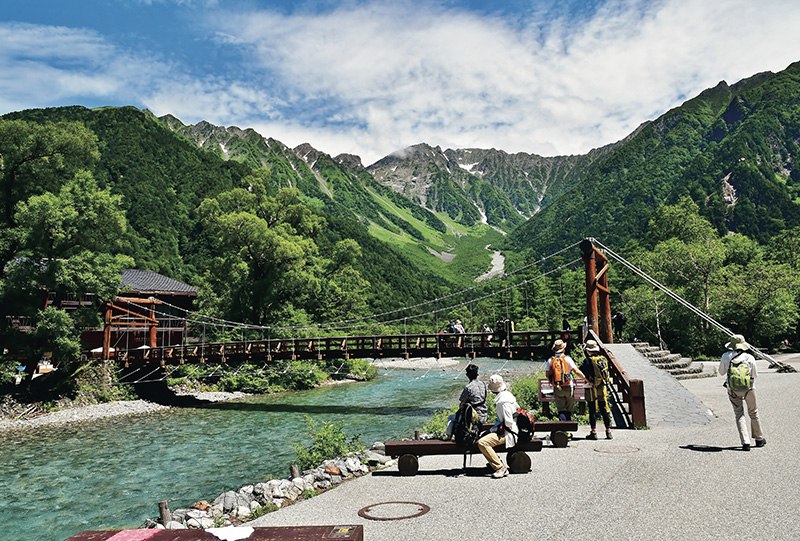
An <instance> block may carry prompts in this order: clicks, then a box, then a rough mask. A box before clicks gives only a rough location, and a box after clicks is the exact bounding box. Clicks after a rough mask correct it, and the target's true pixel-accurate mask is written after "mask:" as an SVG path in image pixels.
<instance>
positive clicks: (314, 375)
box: [270, 361, 328, 391]
mask: <svg viewBox="0 0 800 541" xmlns="http://www.w3.org/2000/svg"><path fill="white" fill-rule="evenodd" d="M326 379H328V374H327V373H326V372H325V371H323V370H322V369H321V368H320V367H319V365H317V364H315V363H313V362H311V361H291V362H289V363H287V364H286V367H285V368H284V369H283V370H279V371H278V372H276V373H274V374H273V375H272V378H271V379H270V381H271V382H272V383H273V384H274V385H277V386H279V387H281V388H283V389H286V390H289V391H301V390H304V389H313V388H314V387H316V386H317V385H319V384H320V383H322V382H323V381H325V380H326Z"/></svg>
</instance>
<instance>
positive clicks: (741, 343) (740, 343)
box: [725, 334, 750, 351]
mask: <svg viewBox="0 0 800 541" xmlns="http://www.w3.org/2000/svg"><path fill="white" fill-rule="evenodd" d="M725 347H726V348H727V349H736V350H740V351H747V350H748V349H750V344H748V343H747V342H745V339H744V336H742V335H741V334H734V335H733V336H731V341H730V342H728V343H727V344H725Z"/></svg>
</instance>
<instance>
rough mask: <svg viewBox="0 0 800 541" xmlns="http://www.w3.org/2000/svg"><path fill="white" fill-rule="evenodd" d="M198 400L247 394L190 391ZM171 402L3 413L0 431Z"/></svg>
mask: <svg viewBox="0 0 800 541" xmlns="http://www.w3.org/2000/svg"><path fill="white" fill-rule="evenodd" d="M191 394H192V396H193V397H195V398H196V399H198V400H203V401H206V402H219V401H222V400H233V399H236V398H242V397H244V396H247V395H246V394H245V393H239V392H236V393H222V392H196V393H191ZM170 408H171V406H164V405H161V404H156V403H155V402H150V401H147V400H124V401H118V402H106V403H103V404H93V405H90V406H81V407H75V408H66V409H62V410H59V411H54V412H50V413H42V414H39V415H35V416H30V417H27V416H21V417H19V418H14V417H7V418H5V419H0V431H4V430H15V429H33V428H40V427H44V426H54V425H65V424H70V423H86V422H92V421H96V420H99V419H106V418H108V417H117V416H121V415H142V414H146V413H153V412H157V411H163V410H167V409H170Z"/></svg>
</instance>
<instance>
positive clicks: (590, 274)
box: [580, 239, 598, 334]
mask: <svg viewBox="0 0 800 541" xmlns="http://www.w3.org/2000/svg"><path fill="white" fill-rule="evenodd" d="M580 247H581V251H583V255H582V256H581V257H582V258H583V267H584V270H585V273H586V324H587V326H588V327H589V328H588V329H587V330H590V331H594V333H595V334H598V332H597V331H598V328H597V284H596V283H595V278H596V275H597V267H596V266H595V265H596V262H595V249H594V245H592V243H591V241H590V240H589V239H583V240H582V241H581V244H580Z"/></svg>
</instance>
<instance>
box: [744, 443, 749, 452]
mask: <svg viewBox="0 0 800 541" xmlns="http://www.w3.org/2000/svg"><path fill="white" fill-rule="evenodd" d="M749 450H750V444H749V443H745V444H743V445H742V451H749Z"/></svg>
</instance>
